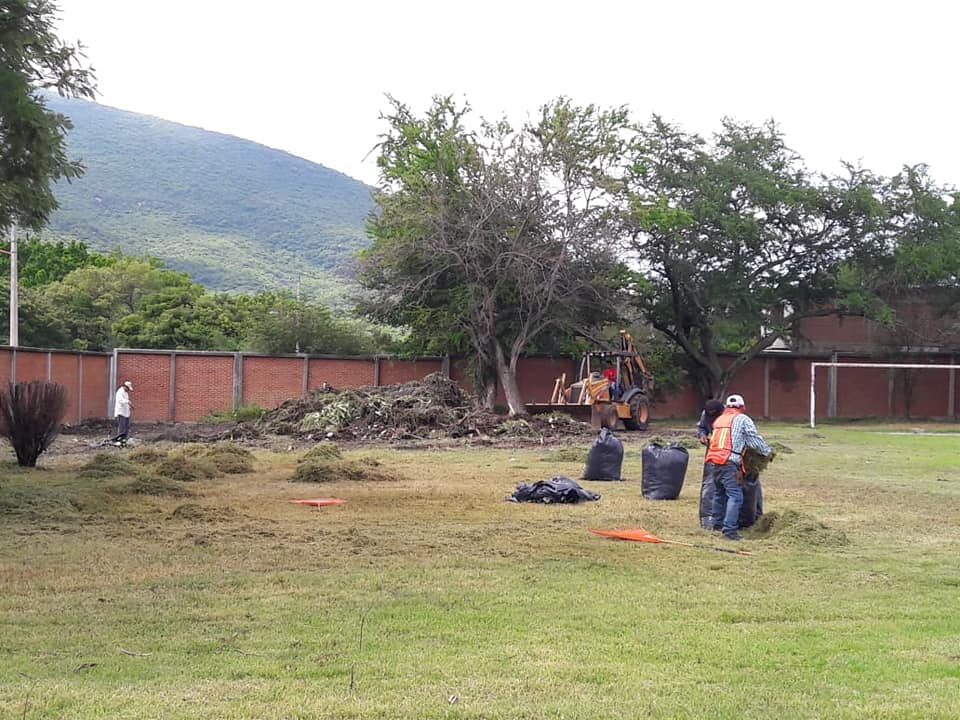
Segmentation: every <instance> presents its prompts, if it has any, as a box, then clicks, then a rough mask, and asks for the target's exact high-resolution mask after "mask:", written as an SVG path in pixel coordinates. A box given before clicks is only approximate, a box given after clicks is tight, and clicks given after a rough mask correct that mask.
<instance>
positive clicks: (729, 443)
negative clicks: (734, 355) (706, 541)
mask: <svg viewBox="0 0 960 720" xmlns="http://www.w3.org/2000/svg"><path fill="white" fill-rule="evenodd" d="M745 404H746V403H744V400H743V396H741V395H731V396H730V397H728V398H727V402H726V408H725V409H724V411H723V412H722V413H721V414H720V415H719V416H718V417H717V419H716V420H714V421H713V432H712V433H711V435H710V446H709V447H708V448H707V456H706V459H705V462H707V463H710V464H712V465H713V489H714V492H713V511H712V512H711V514H710V520H711V524H712V528H713V529H714V530H720V531H722V532H723V537H725V538H726V539H727V540H740V539H741V536H740V532H739V525H740V508H741V507H742V506H743V487H742V485H743V451H744V450H745V449H746V448H748V447H749V448H753V449H754V450H756V451H757V452H758V453H760V454H761V455H764V456H766V457H770V456H771V455H772V454H773V449H772V448H771V447H770V446H769V445H767V443H766V441H765V440H764V439H763V436H762V435H760V432H759V431H758V430H757V426H756V424H755V423H754V422H753V420H752V419H751V418H750V416H749V415H747V414H746V413H745V412H744V411H743V408H744V405H745Z"/></svg>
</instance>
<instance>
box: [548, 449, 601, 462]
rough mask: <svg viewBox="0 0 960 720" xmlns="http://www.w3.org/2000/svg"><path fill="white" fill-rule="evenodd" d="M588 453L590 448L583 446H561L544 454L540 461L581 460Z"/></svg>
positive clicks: (584, 458)
mask: <svg viewBox="0 0 960 720" xmlns="http://www.w3.org/2000/svg"><path fill="white" fill-rule="evenodd" d="M589 453H590V450H589V449H588V448H584V447H562V448H558V449H557V450H551V451H550V452H548V453H547V454H545V455H544V456H543V457H541V458H540V462H550V463H555V462H583V461H584V460H586V459H587V455H588V454H589Z"/></svg>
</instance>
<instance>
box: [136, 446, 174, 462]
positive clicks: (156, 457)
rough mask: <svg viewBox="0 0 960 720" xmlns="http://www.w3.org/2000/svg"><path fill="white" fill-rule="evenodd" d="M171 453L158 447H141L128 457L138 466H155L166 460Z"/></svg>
mask: <svg viewBox="0 0 960 720" xmlns="http://www.w3.org/2000/svg"><path fill="white" fill-rule="evenodd" d="M169 456H170V453H169V452H168V451H166V450H163V449H161V448H158V447H151V446H149V445H148V446H147V447H141V448H137V449H136V450H134V451H133V452H132V453H130V454H129V455H127V457H128V458H130V460H131V461H133V462H135V463H137V464H138V465H155V464H156V463H158V462H161V461H163V460H166V459H167V458H168V457H169Z"/></svg>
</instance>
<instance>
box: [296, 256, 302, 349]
mask: <svg viewBox="0 0 960 720" xmlns="http://www.w3.org/2000/svg"><path fill="white" fill-rule="evenodd" d="M301 274H302V273H301V272H300V271H299V270H297V317H296V324H295V325H294V332H295V333H296V336H297V337H296V347H295V348H294V351H295V352H297V353H299V352H300V276H301Z"/></svg>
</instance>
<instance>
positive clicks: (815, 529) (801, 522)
mask: <svg viewBox="0 0 960 720" xmlns="http://www.w3.org/2000/svg"><path fill="white" fill-rule="evenodd" d="M748 534H749V536H750V537H751V538H755V537H765V538H775V539H776V540H777V541H778V542H780V543H782V544H785V545H803V546H809V547H817V548H823V547H845V546H847V545H849V544H850V539H849V538H848V537H847V534H846V533H845V532H843V531H842V530H837V529H836V528H831V527H829V526H828V525H826V524H824V523H823V522H821V521H820V520H818V519H817V518H815V517H813V516H812V515H808V514H807V513H803V512H800V511H798V510H787V511H785V512H784V513H783V514H780V513H778V512H771V513H766V514H764V515H761V516H760V518H759V519H758V520H757V522H756V524H755V525H754V526H753V527H751V528H750V530H749V531H748Z"/></svg>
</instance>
